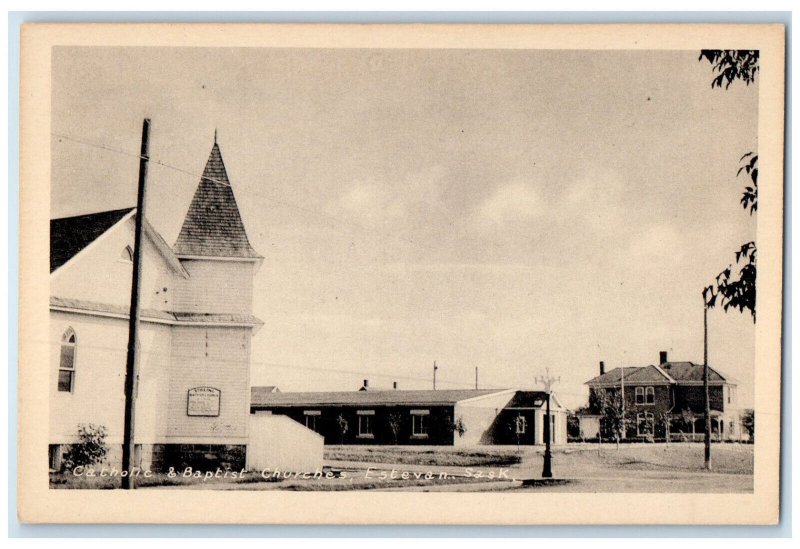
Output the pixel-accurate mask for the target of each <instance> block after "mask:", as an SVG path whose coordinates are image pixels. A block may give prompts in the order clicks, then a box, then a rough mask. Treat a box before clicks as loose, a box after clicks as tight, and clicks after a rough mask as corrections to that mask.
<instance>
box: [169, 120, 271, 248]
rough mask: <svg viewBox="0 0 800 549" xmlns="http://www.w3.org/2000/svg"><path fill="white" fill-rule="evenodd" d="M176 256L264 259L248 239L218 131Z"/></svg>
mask: <svg viewBox="0 0 800 549" xmlns="http://www.w3.org/2000/svg"><path fill="white" fill-rule="evenodd" d="M175 254H176V255H178V256H207V257H241V258H253V259H258V258H261V256H260V255H258V253H256V251H255V250H253V248H252V247H251V246H250V241H249V240H248V239H247V233H246V232H245V229H244V224H243V223H242V218H241V216H240V215H239V208H238V206H237V205H236V198H234V196H233V188H232V187H231V183H230V181H229V180H228V174H227V172H226V171H225V164H224V163H223V161H222V154H221V153H220V151H219V145H217V140H216V131H215V132H214V146H213V147H212V148H211V154H210V155H209V156H208V162H206V168H205V170H203V176H202V177H201V179H200V184H199V185H198V186H197V191H195V193H194V198H192V203H191V205H190V206H189V211H188V213H187V214H186V219H184V221H183V227H182V228H181V232H180V234H179V235H178V240H177V242H175Z"/></svg>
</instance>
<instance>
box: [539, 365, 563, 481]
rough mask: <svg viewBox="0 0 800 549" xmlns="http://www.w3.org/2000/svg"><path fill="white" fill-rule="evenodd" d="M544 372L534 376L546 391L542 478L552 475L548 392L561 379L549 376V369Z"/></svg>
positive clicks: (550, 420)
mask: <svg viewBox="0 0 800 549" xmlns="http://www.w3.org/2000/svg"><path fill="white" fill-rule="evenodd" d="M545 372H546V374H545V375H544V376H540V377H537V378H536V381H537V382H538V383H542V384H543V385H544V387H545V392H546V393H547V404H546V408H545V416H544V430H543V434H544V467H543V468H542V477H543V478H552V477H553V454H552V453H551V452H550V439H552V438H553V436H552V434H551V427H552V421H553V420H552V419H551V417H552V416H551V415H550V393H551V392H552V385H553V383H556V382H558V381H561V377H558V378H555V377H552V376H550V369H549V368H547V369H545Z"/></svg>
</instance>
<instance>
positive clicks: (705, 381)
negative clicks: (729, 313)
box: [703, 290, 711, 471]
mask: <svg viewBox="0 0 800 549" xmlns="http://www.w3.org/2000/svg"><path fill="white" fill-rule="evenodd" d="M703 393H704V395H705V410H704V411H705V418H704V419H705V437H704V438H705V452H704V458H705V466H706V469H708V470H709V471H710V470H711V401H710V398H709V395H708V300H707V299H706V292H705V290H703Z"/></svg>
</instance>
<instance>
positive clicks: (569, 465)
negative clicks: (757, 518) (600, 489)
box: [553, 443, 753, 476]
mask: <svg viewBox="0 0 800 549" xmlns="http://www.w3.org/2000/svg"><path fill="white" fill-rule="evenodd" d="M553 459H554V462H555V463H556V464H558V465H559V466H560V467H562V468H563V469H565V470H566V471H567V472H568V473H571V474H573V475H574V476H586V475H587V474H589V473H600V474H608V473H611V472H630V471H652V472H657V471H661V472H675V473H677V472H705V465H704V461H703V445H702V444H695V443H680V444H675V443H671V444H668V445H667V444H620V446H619V450H617V449H616V447H615V445H613V444H604V445H598V444H580V445H575V446H574V447H572V446H571V445H568V446H565V447H561V448H559V449H557V450H556V451H554V453H553ZM711 467H712V472H714V473H724V474H733V475H752V474H753V446H752V445H749V444H712V445H711Z"/></svg>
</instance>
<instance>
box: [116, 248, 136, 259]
mask: <svg viewBox="0 0 800 549" xmlns="http://www.w3.org/2000/svg"><path fill="white" fill-rule="evenodd" d="M119 260H120V261H126V262H128V263H133V249H131V247H130V246H125V247H124V248H122V251H121V252H120V253H119Z"/></svg>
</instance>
